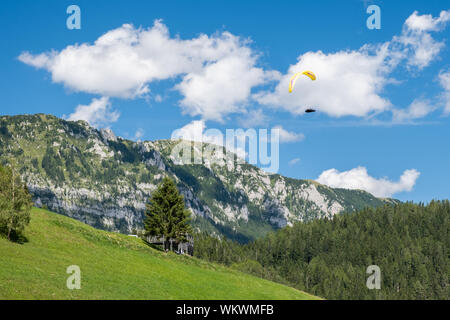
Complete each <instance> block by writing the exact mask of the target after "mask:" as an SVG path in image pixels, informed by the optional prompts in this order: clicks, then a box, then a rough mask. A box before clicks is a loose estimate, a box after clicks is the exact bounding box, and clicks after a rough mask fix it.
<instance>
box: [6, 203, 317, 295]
mask: <svg viewBox="0 0 450 320" xmlns="http://www.w3.org/2000/svg"><path fill="white" fill-rule="evenodd" d="M24 235H25V237H26V238H27V240H28V241H27V242H25V243H23V244H19V243H13V242H10V241H8V240H7V239H5V238H0V299H317V298H316V297H314V296H312V295H309V294H306V293H304V292H301V291H298V290H296V289H293V288H290V287H286V286H283V285H280V284H276V283H273V282H270V281H266V280H263V279H259V278H256V277H253V276H250V275H247V274H244V273H240V272H238V271H235V270H231V269H228V268H225V267H222V266H218V265H215V264H212V263H208V262H205V261H202V260H199V259H196V258H192V257H186V256H178V255H176V254H174V253H168V254H166V253H164V252H161V251H157V250H155V249H152V248H149V247H148V246H147V245H146V244H145V243H143V241H142V240H140V239H137V238H133V237H129V236H126V235H123V234H118V233H111V232H105V231H101V230H97V229H94V228H92V227H90V226H88V225H85V224H83V223H81V222H79V221H76V220H73V219H71V218H68V217H64V216H61V215H58V214H55V213H52V212H48V211H45V210H42V209H36V208H34V209H33V210H32V213H31V223H30V225H29V226H28V227H27V228H26V230H25V233H24ZM70 265H78V266H79V267H80V269H81V289H80V290H76V289H75V290H69V289H68V288H67V286H66V281H67V278H68V277H69V276H70V275H69V274H67V273H66V269H67V267H68V266H70Z"/></svg>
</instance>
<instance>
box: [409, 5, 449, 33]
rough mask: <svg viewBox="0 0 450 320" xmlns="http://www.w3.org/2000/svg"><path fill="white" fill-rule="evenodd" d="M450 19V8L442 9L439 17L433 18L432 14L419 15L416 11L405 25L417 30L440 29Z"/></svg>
mask: <svg viewBox="0 0 450 320" xmlns="http://www.w3.org/2000/svg"><path fill="white" fill-rule="evenodd" d="M448 21H450V10H446V11H441V13H440V14H439V17H437V18H433V16H432V15H431V14H424V15H419V14H418V12H417V11H414V12H413V14H412V15H410V16H409V17H408V19H406V21H405V26H406V27H407V28H408V29H409V30H412V31H415V32H425V31H440V30H442V29H443V28H444V27H445V25H446V24H447V22H448Z"/></svg>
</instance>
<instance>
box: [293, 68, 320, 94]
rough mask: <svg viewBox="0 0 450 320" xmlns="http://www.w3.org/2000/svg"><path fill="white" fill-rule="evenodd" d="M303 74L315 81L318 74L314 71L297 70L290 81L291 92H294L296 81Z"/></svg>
mask: <svg viewBox="0 0 450 320" xmlns="http://www.w3.org/2000/svg"><path fill="white" fill-rule="evenodd" d="M301 75H305V76H307V77H308V78H310V79H311V80H313V81H314V80H316V75H315V74H314V73H313V72H312V71H303V72H297V73H296V74H294V75H293V76H292V78H291V80H290V81H289V92H292V90H293V89H294V86H295V82H296V81H297V78H298V77H299V76H301Z"/></svg>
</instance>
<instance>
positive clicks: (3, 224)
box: [0, 166, 32, 240]
mask: <svg viewBox="0 0 450 320" xmlns="http://www.w3.org/2000/svg"><path fill="white" fill-rule="evenodd" d="M31 206H32V202H31V195H30V193H29V192H28V189H27V187H26V186H25V185H24V184H23V183H22V181H21V179H20V176H19V175H18V174H17V172H16V169H15V167H14V166H13V167H12V168H7V167H2V166H0V229H2V230H3V231H5V233H6V234H7V236H8V239H9V240H11V235H12V233H14V234H15V235H19V234H20V232H22V231H23V229H24V228H25V226H26V225H27V224H28V223H29V222H30V210H31Z"/></svg>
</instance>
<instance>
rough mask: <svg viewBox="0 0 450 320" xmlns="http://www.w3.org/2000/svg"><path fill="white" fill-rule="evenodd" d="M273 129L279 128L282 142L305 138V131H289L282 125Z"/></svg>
mask: <svg viewBox="0 0 450 320" xmlns="http://www.w3.org/2000/svg"><path fill="white" fill-rule="evenodd" d="M273 129H276V130H278V132H279V134H280V143H288V142H297V141H302V140H304V139H305V135H304V134H303V133H296V132H291V131H287V130H285V129H284V128H283V127H282V126H275V127H273Z"/></svg>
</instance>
